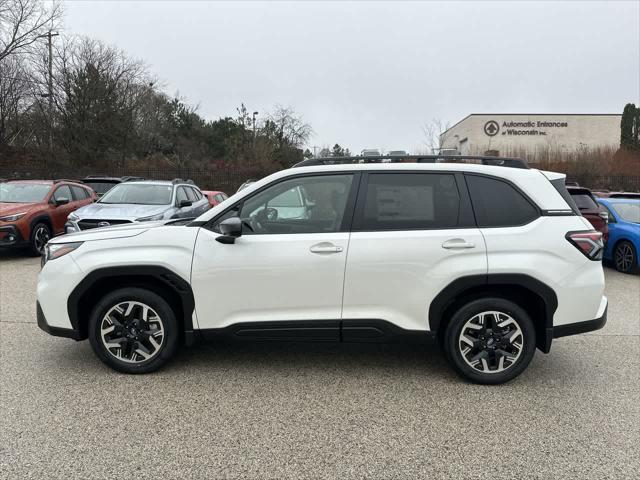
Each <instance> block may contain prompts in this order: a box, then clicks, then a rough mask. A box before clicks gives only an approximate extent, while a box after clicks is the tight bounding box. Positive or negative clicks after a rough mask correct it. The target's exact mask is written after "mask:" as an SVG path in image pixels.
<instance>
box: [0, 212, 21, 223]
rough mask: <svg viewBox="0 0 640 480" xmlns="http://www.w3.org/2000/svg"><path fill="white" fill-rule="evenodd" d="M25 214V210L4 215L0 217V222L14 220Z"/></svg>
mask: <svg viewBox="0 0 640 480" xmlns="http://www.w3.org/2000/svg"><path fill="white" fill-rule="evenodd" d="M26 214H27V212H22V213H14V214H13V215H7V216H6V217H0V222H15V221H16V220H19V219H21V218H22V217H24V216H25V215H26Z"/></svg>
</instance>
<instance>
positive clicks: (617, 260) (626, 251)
mask: <svg viewBox="0 0 640 480" xmlns="http://www.w3.org/2000/svg"><path fill="white" fill-rule="evenodd" d="M613 264H614V265H615V267H616V270H618V271H619V272H622V273H633V272H635V271H637V270H638V256H637V253H636V249H635V248H634V247H633V244H632V243H631V242H627V241H626V240H623V241H622V242H619V243H618V244H617V245H616V247H615V249H614V251H613Z"/></svg>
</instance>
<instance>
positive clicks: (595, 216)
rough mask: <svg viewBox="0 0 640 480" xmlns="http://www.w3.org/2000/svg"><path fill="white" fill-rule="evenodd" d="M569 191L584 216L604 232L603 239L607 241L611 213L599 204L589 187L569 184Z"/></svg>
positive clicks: (594, 226)
mask: <svg viewBox="0 0 640 480" xmlns="http://www.w3.org/2000/svg"><path fill="white" fill-rule="evenodd" d="M567 191H568V192H569V194H570V195H571V198H572V199H573V201H574V202H575V203H576V205H577V207H578V209H579V210H580V213H581V214H582V216H583V217H584V218H586V219H587V220H589V222H590V223H591V225H593V228H595V229H596V230H598V231H599V232H602V239H603V241H604V242H605V243H606V241H607V239H608V238H609V214H608V213H607V211H606V210H605V209H604V208H603V207H602V206H600V205H599V204H598V202H597V201H596V199H595V197H594V196H593V193H591V190H589V189H588V188H584V187H574V186H570V185H567Z"/></svg>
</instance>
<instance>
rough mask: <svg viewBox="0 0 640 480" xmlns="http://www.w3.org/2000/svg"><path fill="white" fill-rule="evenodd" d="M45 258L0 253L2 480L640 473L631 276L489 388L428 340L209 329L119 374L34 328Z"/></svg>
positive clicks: (636, 294) (636, 293)
mask: <svg viewBox="0 0 640 480" xmlns="http://www.w3.org/2000/svg"><path fill="white" fill-rule="evenodd" d="M38 270H39V260H38V259H27V258H22V257H20V256H19V255H15V254H7V253H2V252H0V389H1V390H0V400H1V401H0V478H1V479H5V478H7V479H9V478H10V479H27V478H37V479H41V478H61V479H62V478H64V479H75V478H78V479H87V478H92V479H94V478H115V477H124V478H157V477H160V476H162V477H165V478H172V479H173V478H203V479H204V478H319V477H323V478H363V477H368V478H418V477H423V478H465V479H473V478H500V479H502V478H504V479H520V478H540V479H549V478H576V479H584V478H597V479H603V478H615V479H623V478H638V470H639V469H640V448H639V445H640V382H639V381H638V380H640V341H639V339H640V336H639V335H640V277H638V276H635V277H632V276H626V275H622V274H619V273H617V272H614V271H612V270H609V269H607V272H606V275H607V295H608V296H609V299H610V309H609V322H608V323H607V325H606V327H605V328H604V329H603V330H600V331H598V332H594V333H591V334H586V335H581V336H576V337H569V338H566V339H560V340H556V341H555V342H554V345H553V347H552V351H551V354H550V355H543V354H541V353H539V352H538V353H536V356H535V357H534V360H533V362H532V363H531V365H530V366H529V368H528V370H527V371H526V372H525V373H524V374H523V375H521V376H520V377H519V378H518V379H516V380H515V381H513V382H512V383H510V384H508V385H504V386H498V387H483V386H477V385H470V384H467V383H464V382H462V381H461V380H460V379H458V378H457V377H456V376H455V375H454V374H453V373H452V371H451V370H450V369H449V367H448V366H447V365H446V363H445V361H444V360H443V358H442V356H441V355H440V353H439V351H438V349H437V348H436V347H435V346H434V345H427V346H424V345H423V346H420V345H309V344H287V345H282V344H280V345H276V344H240V345H238V344H236V345H231V344H221V343H212V344H201V345H197V346H194V347H192V348H190V349H184V350H183V351H181V353H180V354H179V355H178V357H177V358H176V359H175V360H174V361H173V362H172V363H171V364H170V365H169V366H168V367H167V368H165V369H163V370H161V371H160V372H157V373H155V374H152V375H146V376H126V375H119V374H116V373H114V372H112V371H111V370H109V369H108V368H107V367H105V366H103V365H102V364H101V363H100V362H99V361H98V360H97V359H96V358H95V357H94V356H93V354H92V352H91V349H90V347H89V344H88V342H80V343H76V342H73V341H71V340H66V339H58V338H54V337H50V336H48V335H46V334H45V333H44V332H41V331H40V330H39V329H38V328H37V326H36V325H35V311H34V310H35V307H34V305H35V282H36V275H37V272H38Z"/></svg>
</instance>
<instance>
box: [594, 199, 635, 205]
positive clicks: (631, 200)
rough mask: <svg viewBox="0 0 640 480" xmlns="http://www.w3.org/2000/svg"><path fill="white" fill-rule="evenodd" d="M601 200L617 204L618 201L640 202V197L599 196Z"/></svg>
mask: <svg viewBox="0 0 640 480" xmlns="http://www.w3.org/2000/svg"><path fill="white" fill-rule="evenodd" d="M598 201H599V202H602V203H611V204H616V203H640V198H621V197H616V198H598Z"/></svg>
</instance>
